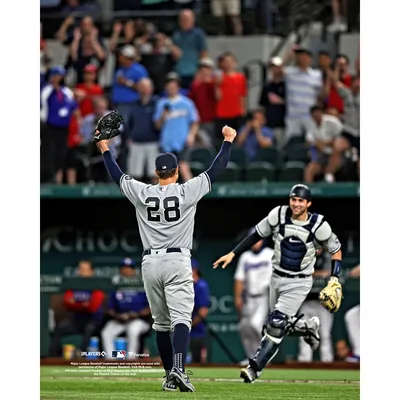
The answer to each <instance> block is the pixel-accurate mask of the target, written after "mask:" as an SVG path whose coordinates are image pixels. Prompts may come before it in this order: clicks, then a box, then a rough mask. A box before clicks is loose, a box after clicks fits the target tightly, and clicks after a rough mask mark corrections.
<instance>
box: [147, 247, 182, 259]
mask: <svg viewBox="0 0 400 400" xmlns="http://www.w3.org/2000/svg"><path fill="white" fill-rule="evenodd" d="M154 251H155V252H156V254H157V250H154ZM166 253H182V250H181V249H180V248H179V247H171V248H169V249H167V250H166ZM149 254H151V250H150V249H148V250H145V251H144V252H143V254H142V257H144V256H148V255H149Z"/></svg>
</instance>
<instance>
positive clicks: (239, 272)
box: [233, 254, 246, 281]
mask: <svg viewBox="0 0 400 400" xmlns="http://www.w3.org/2000/svg"><path fill="white" fill-rule="evenodd" d="M245 263H246V254H242V255H241V256H240V258H239V261H238V263H237V267H236V271H235V275H234V276H233V278H234V279H235V280H236V281H244V279H245V276H244V264H245Z"/></svg>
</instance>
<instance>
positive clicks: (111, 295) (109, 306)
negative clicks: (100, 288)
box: [107, 292, 115, 310]
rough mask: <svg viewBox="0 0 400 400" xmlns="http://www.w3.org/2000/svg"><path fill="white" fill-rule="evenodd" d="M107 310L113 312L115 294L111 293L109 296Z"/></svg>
mask: <svg viewBox="0 0 400 400" xmlns="http://www.w3.org/2000/svg"><path fill="white" fill-rule="evenodd" d="M107 307H108V309H110V310H115V292H112V293H111V294H110V297H109V298H108V304H107Z"/></svg>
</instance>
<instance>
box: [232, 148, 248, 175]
mask: <svg viewBox="0 0 400 400" xmlns="http://www.w3.org/2000/svg"><path fill="white" fill-rule="evenodd" d="M229 161H230V162H231V163H235V164H236V165H237V166H238V167H239V169H241V170H243V169H246V168H247V164H248V162H249V159H248V156H247V153H246V151H245V150H244V149H242V148H241V147H236V146H232V148H231V156H230V158H229Z"/></svg>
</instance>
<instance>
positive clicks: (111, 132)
mask: <svg viewBox="0 0 400 400" xmlns="http://www.w3.org/2000/svg"><path fill="white" fill-rule="evenodd" d="M123 121H124V119H123V118H122V115H121V114H120V113H119V111H117V110H114V111H111V112H110V113H108V114H107V115H105V116H104V117H102V118H100V120H99V122H98V123H97V126H96V133H95V135H94V138H93V142H95V143H97V142H100V140H109V139H111V138H113V137H115V136H118V135H119V134H120V133H121V132H120V130H119V128H120V126H121V124H122V122H123Z"/></svg>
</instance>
